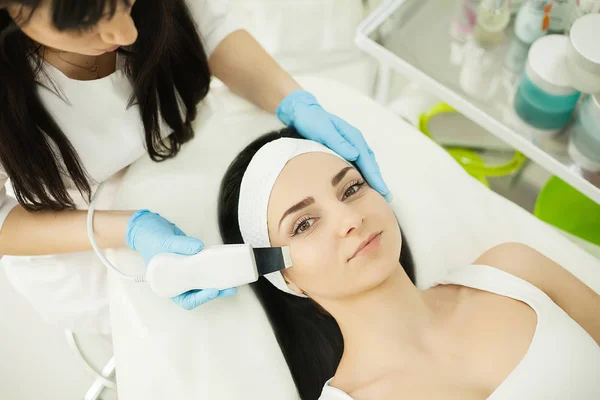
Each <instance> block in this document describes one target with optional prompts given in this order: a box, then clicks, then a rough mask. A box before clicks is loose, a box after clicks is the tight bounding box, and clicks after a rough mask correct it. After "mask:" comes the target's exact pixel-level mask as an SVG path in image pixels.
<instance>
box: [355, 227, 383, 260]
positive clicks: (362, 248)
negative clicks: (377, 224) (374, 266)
mask: <svg viewBox="0 0 600 400" xmlns="http://www.w3.org/2000/svg"><path fill="white" fill-rule="evenodd" d="M381 233H382V232H377V233H373V234H371V235H369V237H368V238H367V239H366V240H364V241H363V242H362V243H361V244H360V245H358V247H357V248H356V251H355V252H354V254H352V257H350V258H349V259H348V261H350V260H352V259H353V258H355V257H357V256H360V255H362V254H363V253H368V252H369V251H370V250H373V249H375V248H377V246H379V239H380V237H381Z"/></svg>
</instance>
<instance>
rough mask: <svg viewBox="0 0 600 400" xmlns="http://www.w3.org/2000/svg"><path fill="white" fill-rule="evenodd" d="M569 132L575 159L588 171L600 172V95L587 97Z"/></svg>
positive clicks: (572, 156)
mask: <svg viewBox="0 0 600 400" xmlns="http://www.w3.org/2000/svg"><path fill="white" fill-rule="evenodd" d="M568 134H569V155H570V156H571V158H572V159H573V161H575V163H576V164H578V165H579V166H580V167H581V168H583V169H584V170H586V171H590V172H600V95H595V96H588V97H586V99H585V100H584V101H583V103H582V105H581V107H580V109H579V112H578V115H577V117H576V119H575V123H574V124H573V125H572V126H571V127H570V128H569V132H568Z"/></svg>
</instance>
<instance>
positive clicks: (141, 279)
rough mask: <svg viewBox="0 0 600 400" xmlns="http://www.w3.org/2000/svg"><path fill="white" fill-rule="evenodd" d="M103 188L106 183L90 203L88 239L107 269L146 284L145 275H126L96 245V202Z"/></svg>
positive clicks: (102, 184) (101, 185)
mask: <svg viewBox="0 0 600 400" xmlns="http://www.w3.org/2000/svg"><path fill="white" fill-rule="evenodd" d="M103 187H104V182H102V183H101V184H100V185H98V189H96V193H94V196H93V197H92V202H91V203H90V207H89V208H88V213H87V234H88V238H89V239H90V243H91V244H92V247H93V248H94V251H95V252H96V255H97V256H98V258H99V259H100V261H102V263H103V264H104V265H105V266H106V267H107V268H109V269H112V270H113V271H115V272H117V273H118V274H119V275H121V277H122V278H124V279H127V280H130V281H134V282H137V283H141V282H146V277H145V276H144V275H129V274H126V273H125V272H123V271H121V270H120V269H118V268H117V267H115V266H114V265H113V264H112V263H111V262H110V261H108V259H107V258H106V257H105V256H104V254H103V253H102V250H101V249H100V247H99V246H98V243H96V238H95V237H94V210H95V209H96V202H97V201H98V197H99V194H100V192H101V190H102V188H103Z"/></svg>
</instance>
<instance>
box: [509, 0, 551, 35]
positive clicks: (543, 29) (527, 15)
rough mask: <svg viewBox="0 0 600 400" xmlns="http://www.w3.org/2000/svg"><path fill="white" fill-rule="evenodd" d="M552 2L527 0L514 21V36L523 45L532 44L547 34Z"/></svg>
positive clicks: (548, 0) (547, 0)
mask: <svg viewBox="0 0 600 400" xmlns="http://www.w3.org/2000/svg"><path fill="white" fill-rule="evenodd" d="M551 10H552V0H528V1H527V3H525V4H524V5H523V7H521V10H519V14H518V15H517V20H516V21H515V34H516V35H517V37H518V38H519V39H520V40H521V41H522V42H524V43H527V44H532V43H533V42H535V41H536V40H537V39H539V38H540V37H542V36H544V35H545V34H546V33H547V32H548V28H549V26H550V11H551Z"/></svg>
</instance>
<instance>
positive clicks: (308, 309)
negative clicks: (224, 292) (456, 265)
mask: <svg viewBox="0 0 600 400" xmlns="http://www.w3.org/2000/svg"><path fill="white" fill-rule="evenodd" d="M282 137H291V138H301V136H300V135H299V134H298V133H297V132H296V130H295V129H293V128H284V129H282V130H280V131H275V132H271V133H268V134H266V135H264V136H262V137H260V138H258V139H257V140H255V141H254V142H252V143H251V144H250V145H248V146H247V147H246V148H245V149H244V150H243V151H242V152H241V153H240V154H239V155H238V156H237V158H236V159H235V160H234V161H233V162H232V163H231V165H230V166H229V169H228V170H227V172H226V173H225V176H224V178H223V181H222V183H221V190H220V193H219V212H218V214H219V228H220V230H221V237H222V238H223V242H224V243H225V244H238V243H243V239H242V234H241V233H240V227H239V224H238V201H239V197H240V186H241V183H242V177H243V176H244V172H246V168H248V165H249V164H250V160H252V157H254V155H255V154H256V152H257V151H258V150H259V149H260V148H261V147H262V146H264V145H265V144H267V143H269V142H271V141H273V140H275V139H279V138H282ZM400 263H401V264H402V266H403V267H404V269H405V271H406V273H407V275H408V276H409V278H410V279H411V281H412V282H413V283H414V282H415V271H414V264H413V259H412V256H411V253H410V248H409V247H408V242H407V240H406V237H404V238H403V240H402V250H401V253H400ZM251 286H252V289H253V290H254V292H255V293H256V295H257V297H258V298H259V300H260V302H261V304H262V306H263V308H264V309H265V312H266V313H267V316H268V318H269V321H270V322H271V326H272V327H273V330H274V332H275V336H276V338H277V341H278V342H279V346H280V347H281V350H282V352H283V355H284V357H285V360H286V362H287V364H288V367H289V368H290V372H291V373H292V377H293V378H294V382H295V384H296V388H297V389H298V391H299V393H300V397H301V398H302V399H303V400H316V399H318V398H319V396H320V395H321V391H322V389H323V385H325V382H326V381H327V380H328V379H329V378H331V377H332V376H333V375H334V374H335V371H336V369H337V367H338V364H339V362H340V359H341V357H342V353H343V351H344V341H343V338H342V333H341V331H340V328H339V326H338V324H337V322H336V321H335V319H334V318H333V317H332V316H331V315H329V314H328V313H327V312H326V311H325V310H323V309H322V308H321V307H320V306H319V305H318V304H316V303H315V302H313V301H312V300H310V299H306V298H302V297H297V296H293V295H291V294H288V293H284V292H282V291H281V290H279V289H277V288H276V287H275V286H273V285H272V284H271V283H270V282H269V281H267V280H266V279H265V278H264V277H261V278H260V279H259V280H258V281H257V282H256V283H253V284H252V285H251Z"/></svg>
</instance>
